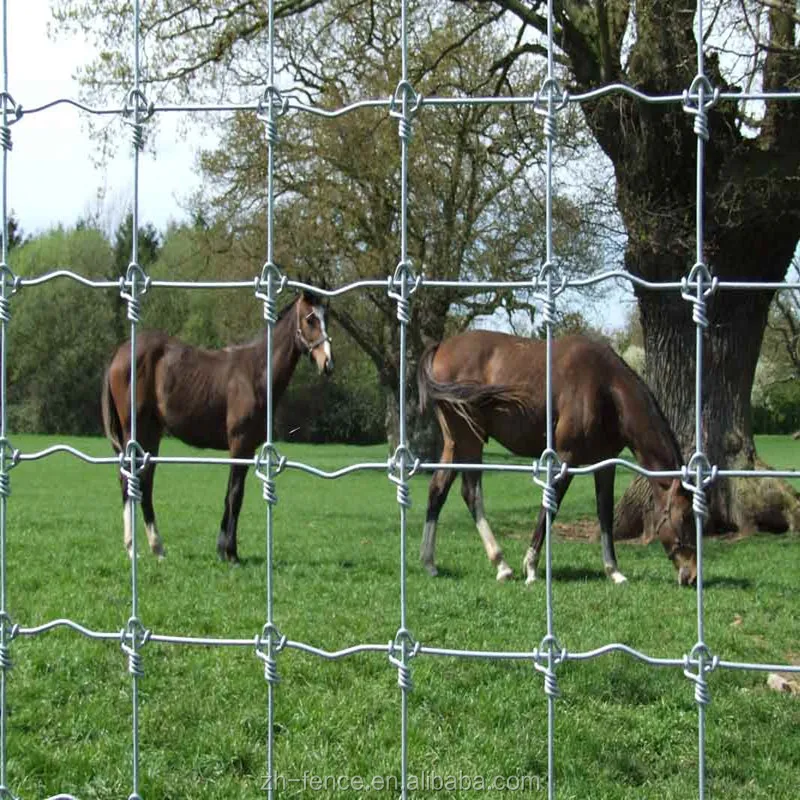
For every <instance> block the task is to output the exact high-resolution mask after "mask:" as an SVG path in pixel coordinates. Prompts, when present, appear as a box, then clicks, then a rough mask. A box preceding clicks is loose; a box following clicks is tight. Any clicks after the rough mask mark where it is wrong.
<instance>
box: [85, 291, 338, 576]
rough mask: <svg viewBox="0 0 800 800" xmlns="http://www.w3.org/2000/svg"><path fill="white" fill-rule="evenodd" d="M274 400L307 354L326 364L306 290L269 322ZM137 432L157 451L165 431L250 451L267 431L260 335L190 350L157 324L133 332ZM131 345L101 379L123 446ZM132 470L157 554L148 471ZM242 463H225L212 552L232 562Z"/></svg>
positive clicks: (315, 307)
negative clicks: (271, 324)
mask: <svg viewBox="0 0 800 800" xmlns="http://www.w3.org/2000/svg"><path fill="white" fill-rule="evenodd" d="M272 345H273V347H272V399H273V407H274V406H275V405H277V403H278V400H279V399H280V397H281V395H282V394H283V391H284V389H286V386H287V385H288V383H289V380H290V379H291V377H292V373H293V372H294V369H295V367H296V366H297V362H298V360H299V358H300V356H301V355H303V354H304V353H307V354H308V355H309V356H310V357H311V358H312V360H313V361H314V362H316V364H317V367H318V368H319V371H320V372H325V373H330V372H331V371H332V369H333V358H332V356H331V344H330V339H329V337H328V334H327V332H326V328H325V309H324V307H323V305H322V304H321V302H320V300H319V298H317V296H316V295H313V294H311V293H310V292H303V293H302V294H300V295H298V297H297V298H296V299H295V301H294V302H293V303H291V305H289V306H287V307H286V308H285V309H284V310H283V311H282V312H281V314H280V316H279V318H278V321H277V322H276V323H275V328H274V332H273V341H272ZM136 365H137V372H136V397H137V401H136V437H137V441H138V442H139V444H140V445H141V446H142V448H143V449H144V451H145V452H147V453H150V454H151V455H153V456H155V455H158V446H159V443H160V441H161V437H162V436H163V435H164V433H165V432H168V433H171V434H172V435H173V436H176V437H177V438H178V439H181V440H182V441H184V442H186V443H187V444H190V445H193V446H195V447H210V448H213V449H215V450H227V451H228V452H229V453H230V455H231V457H232V458H252V456H253V455H254V454H255V451H256V447H258V445H259V444H260V443H261V442H263V441H264V439H265V438H266V404H267V385H266V380H267V344H266V336H265V335H264V334H262V335H260V336H258V337H257V338H256V339H254V340H253V341H251V342H249V343H247V344H241V345H234V346H232V347H226V348H224V349H223V350H204V349H201V348H198V347H192V346H190V345H187V344H184V343H183V342H181V341H179V340H178V339H175V338H173V337H171V336H168V335H167V334H166V333H161V332H158V331H142V332H141V333H139V335H138V336H137V338H136ZM130 377H131V345H130V342H126V343H125V344H123V345H121V346H120V347H119V349H118V350H117V352H116V353H115V355H114V358H113V359H112V361H111V364H110V366H109V368H108V370H107V372H106V376H105V380H104V381H103V391H102V397H101V403H102V410H103V427H104V429H105V433H106V436H107V437H108V438H109V440H110V441H111V444H112V446H113V448H114V450H115V451H116V452H117V453H119V452H121V451H122V450H124V449H125V445H126V442H127V441H128V440H129V439H130V434H131V393H130ZM154 471H155V464H153V463H148V464H147V465H146V466H145V468H144V469H143V470H142V472H141V474H140V485H141V491H142V513H143V515H144V521H145V527H146V530H147V539H148V541H149V543H150V549H151V550H152V551H153V553H155V554H156V555H158V556H163V555H164V549H163V546H162V544H161V538H160V536H159V534H158V528H157V527H156V517H155V512H154V511H153V473H154ZM246 474H247V465H233V466H231V471H230V477H229V479H228V490H227V493H226V495H225V510H224V513H223V515H222V523H221V525H220V533H219V538H218V540H217V552H218V554H219V556H220V558H222V559H223V560H224V559H227V560H229V561H233V562H237V561H238V554H237V551H236V524H237V522H238V519H239V511H240V509H241V507H242V498H243V497H244V479H245V476H246ZM120 481H121V483H122V502H123V506H124V508H123V519H124V525H125V537H124V542H125V547H126V548H127V550H128V554H129V555H130V556H132V555H133V553H132V541H131V518H130V502H131V501H130V498H129V497H128V486H127V481H126V479H125V478H124V477H121V478H120Z"/></svg>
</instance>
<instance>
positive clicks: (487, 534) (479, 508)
mask: <svg viewBox="0 0 800 800" xmlns="http://www.w3.org/2000/svg"><path fill="white" fill-rule="evenodd" d="M475 524H476V525H477V527H478V533H479V534H480V535H481V539H482V540H483V547H484V549H485V550H486V555H487V556H489V561H491V562H492V564H496V565H497V580H499V581H504V580H506V579H507V578H510V577H511V575H512V574H513V572H512V570H511V567H509V566H508V564H506V562H505V561H504V560H503V552H502V550H501V549H500V546H499V545H498V544H497V540H496V539H495V538H494V534H493V533H492V529H491V528H490V527H489V522H488V521H487V519H486V514H485V513H484V511H483V496H482V494H481V490H480V487H477V488H476V489H475Z"/></svg>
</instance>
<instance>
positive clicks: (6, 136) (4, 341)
mask: <svg viewBox="0 0 800 800" xmlns="http://www.w3.org/2000/svg"><path fill="white" fill-rule="evenodd" d="M2 24H3V96H2V103H3V108H2V117H3V119H2V123H3V124H2V133H3V136H2V144H3V175H2V187H0V191H1V192H2V209H0V213H2V237H3V241H2V243H0V256H1V257H2V262H0V270H1V272H0V798H5V797H6V796H7V795H8V788H7V776H6V767H7V761H6V737H7V733H8V732H7V730H6V725H7V721H8V709H7V706H6V691H7V686H6V681H7V680H8V670H9V669H10V667H11V661H10V656H9V654H8V642H9V636H10V618H9V615H8V610H7V602H8V598H7V586H6V513H7V510H8V495H9V493H10V490H11V486H10V480H9V477H8V469H9V468H10V466H11V465H10V464H9V448H8V440H7V435H8V430H7V423H8V419H7V409H6V404H7V403H6V401H7V394H6V391H7V385H6V379H7V368H6V364H7V355H8V322H9V314H10V304H9V299H8V298H9V296H10V293H11V291H12V289H13V285H11V284H12V283H13V281H12V278H11V272H10V270H9V267H8V153H9V150H10V149H11V134H10V132H9V127H8V124H9V119H8V105H9V94H8V0H3V21H2Z"/></svg>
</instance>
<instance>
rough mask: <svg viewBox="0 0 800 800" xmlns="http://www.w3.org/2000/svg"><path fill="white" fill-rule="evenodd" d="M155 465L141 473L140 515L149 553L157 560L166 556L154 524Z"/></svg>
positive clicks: (156, 447)
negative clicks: (145, 532) (142, 519)
mask: <svg viewBox="0 0 800 800" xmlns="http://www.w3.org/2000/svg"><path fill="white" fill-rule="evenodd" d="M150 452H151V455H154V456H155V455H158V445H156V446H155V448H153V450H151V451H150ZM155 471H156V465H155V464H148V465H147V467H146V468H145V470H144V471H143V473H142V514H143V516H144V528H145V531H147V541H148V543H149V545H150V552H152V553H153V554H154V555H156V556H158V557H159V559H161V558H164V556H166V552H165V550H164V543H163V542H162V541H161V536H159V533H158V525H157V524H156V512H155V510H154V509H153V478H154V476H155Z"/></svg>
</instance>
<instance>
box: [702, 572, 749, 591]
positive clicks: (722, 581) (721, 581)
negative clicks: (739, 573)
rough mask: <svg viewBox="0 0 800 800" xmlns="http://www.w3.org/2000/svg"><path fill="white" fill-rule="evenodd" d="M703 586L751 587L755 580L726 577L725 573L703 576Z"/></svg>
mask: <svg viewBox="0 0 800 800" xmlns="http://www.w3.org/2000/svg"><path fill="white" fill-rule="evenodd" d="M703 587H704V588H706V589H710V588H712V587H718V588H720V589H751V588H752V587H753V582H752V581H751V580H750V579H749V578H726V577H725V576H724V575H719V576H712V577H711V578H703Z"/></svg>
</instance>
